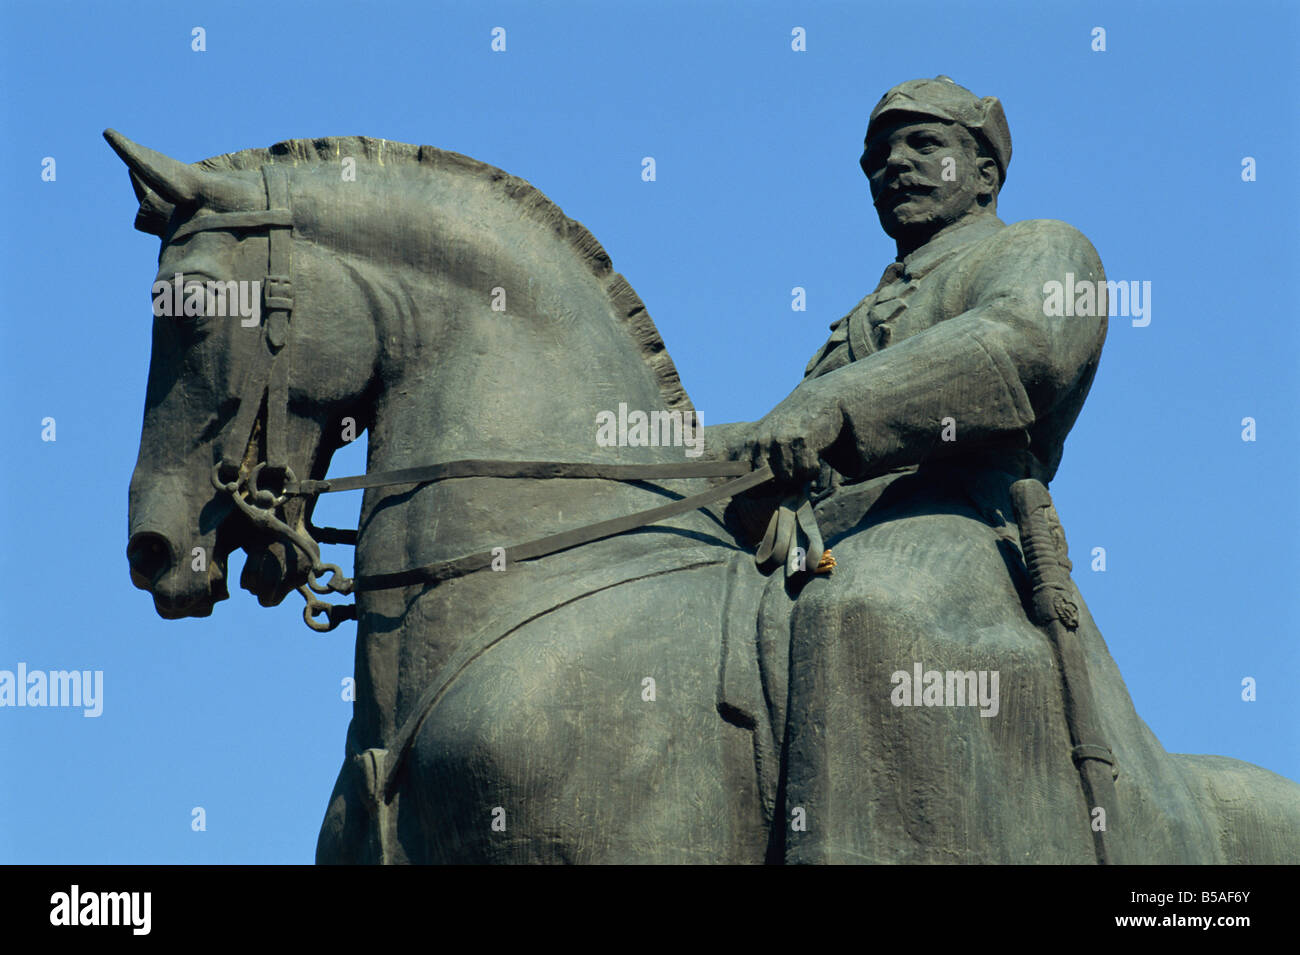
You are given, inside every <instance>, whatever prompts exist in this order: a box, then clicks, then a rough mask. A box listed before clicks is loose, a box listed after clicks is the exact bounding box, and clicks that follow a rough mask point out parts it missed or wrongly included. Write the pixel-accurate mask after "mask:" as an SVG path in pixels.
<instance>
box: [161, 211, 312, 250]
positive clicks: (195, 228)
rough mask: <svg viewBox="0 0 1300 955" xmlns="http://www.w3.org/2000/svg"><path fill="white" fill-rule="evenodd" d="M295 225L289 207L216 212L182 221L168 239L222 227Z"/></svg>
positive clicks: (244, 227)
mask: <svg viewBox="0 0 1300 955" xmlns="http://www.w3.org/2000/svg"><path fill="white" fill-rule="evenodd" d="M292 225H293V213H292V211H290V210H289V209H288V208H283V209H258V210H256V211H254V212H214V213H212V214H211V215H206V216H198V217H196V218H194V219H191V220H190V221H188V222H185V223H182V224H181V225H180V226H178V227H177V229H176V231H175V232H173V233H172V234H171V237H170V238H169V239H168V240H167V241H169V242H175V241H176V240H177V239H183V238H185V237H186V236H187V235H192V234H194V233H195V232H211V231H213V230H218V231H219V230H221V229H231V230H234V229H265V228H267V227H268V226H283V227H289V226H292Z"/></svg>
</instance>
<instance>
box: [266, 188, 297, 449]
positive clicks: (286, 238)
mask: <svg viewBox="0 0 1300 955" xmlns="http://www.w3.org/2000/svg"><path fill="white" fill-rule="evenodd" d="M262 175H263V178H264V179H265V180H266V207H267V209H268V210H270V209H277V208H286V209H287V208H289V174H288V172H287V171H286V170H284V169H281V168H279V167H276V166H263V167H262ZM268 228H269V234H268V236H267V242H268V244H269V246H270V250H269V252H268V260H269V264H268V266H267V272H266V281H265V282H264V283H263V285H262V296H263V304H264V311H265V313H266V317H265V319H264V320H263V324H264V325H265V326H266V347H267V348H268V349H269V350H270V353H271V368H270V373H269V375H268V378H267V382H266V464H267V467H268V468H271V469H279V470H281V471H282V472H283V470H284V468H285V467H286V466H287V465H288V463H289V459H288V457H287V454H286V450H285V432H286V429H287V427H288V411H289V407H288V406H289V355H288V354H287V353H288V343H289V319H290V318H291V317H292V315H293V276H292V272H293V220H292V217H290V221H289V222H288V223H284V224H277V225H268Z"/></svg>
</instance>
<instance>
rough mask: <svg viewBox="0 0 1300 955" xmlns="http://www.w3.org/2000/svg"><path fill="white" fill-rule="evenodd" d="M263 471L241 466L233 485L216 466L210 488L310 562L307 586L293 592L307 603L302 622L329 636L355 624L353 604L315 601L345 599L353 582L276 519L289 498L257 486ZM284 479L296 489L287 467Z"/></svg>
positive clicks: (310, 542) (314, 545) (303, 537)
mask: <svg viewBox="0 0 1300 955" xmlns="http://www.w3.org/2000/svg"><path fill="white" fill-rule="evenodd" d="M265 467H266V462H262V463H261V464H258V465H257V466H256V467H254V468H253V469H252V470H251V471H249V470H248V469H247V468H246V467H245V466H243V465H241V466H240V468H239V474H238V475H237V476H236V478H235V479H234V480H233V481H229V482H225V481H222V480H221V468H222V465H221V464H220V463H218V464H216V465H213V468H212V485H213V486H214V487H215V488H216V489H217V490H218V491H225V492H226V493H227V494H229V495H230V499H231V500H232V501H234V502H235V506H236V507H238V508H239V510H240V511H241V512H242V513H243V514H244V516H245V517H247V518H248V519H249V520H250V521H252V522H253V525H254V526H256V527H258V528H260V529H262V530H265V531H269V532H271V533H273V534H278V535H279V536H280V537H282V538H284V539H285V540H287V541H289V542H290V543H292V544H293V545H294V546H295V547H297V548H298V550H300V551H301V552H302V553H303V554H304V555H305V556H306V557H308V558H309V559H310V560H311V569H310V570H308V571H307V583H305V584H301V585H299V586H298V587H297V588H295V589H296V590H297V591H298V593H300V594H302V596H303V599H304V600H306V602H307V605H306V606H305V607H303V610H302V619H303V622H304V623H305V624H307V626H308V627H310V628H311V629H312V630H315V631H316V632H317V633H328V632H329V631H331V630H333V629H334V628H335V627H337V626H338V625H339V624H341V623H342V622H343V621H344V620H355V619H356V618H357V605H356V604H355V603H350V604H332V603H327V602H326V601H324V600H318V599H317V597H316V595H317V594H320V595H321V596H325V595H328V594H332V593H333V594H343V595H344V596H347V595H348V594H351V593H352V587H353V581H352V578H350V577H344V576H343V569H342V568H341V567H339V566H338V565H337V564H326V563H324V562H323V561H322V560H321V556H320V544H318V543H317V542H316V541H315V540H313V539H312V537H311V536H310V535H309V534H305V533H303V532H302V531H300V530H298V529H297V528H294V527H290V526H289V525H288V524H287V523H285V522H284V521H283V520H281V519H280V518H279V517H277V516H276V513H275V511H276V509H277V508H279V507H281V506H282V505H283V504H284V503H285V502H286V501H287V500H288V499H289V498H290V496H291V495H289V494H276V493H275V492H273V491H267V490H264V489H261V488H259V487H258V486H257V476H258V474H260V473H261V471H262V469H263V468H265ZM284 475H285V479H286V482H285V483H286V485H296V484H297V483H298V476H297V475H296V474H294V473H293V468H291V467H288V466H286V467H285V468H284ZM326 572H329V575H330V576H329V579H328V580H326V581H324V582H321V580H320V577H321V576H322V575H324V574H325V573H326ZM321 614H324V615H325V619H324V620H317V619H316V618H317V617H318V616H320V615H321Z"/></svg>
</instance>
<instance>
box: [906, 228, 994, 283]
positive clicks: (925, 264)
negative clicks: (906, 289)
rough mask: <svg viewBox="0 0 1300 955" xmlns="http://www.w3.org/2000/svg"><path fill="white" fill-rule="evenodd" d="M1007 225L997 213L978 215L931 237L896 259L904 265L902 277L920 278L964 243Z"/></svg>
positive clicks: (974, 240) (978, 238)
mask: <svg viewBox="0 0 1300 955" xmlns="http://www.w3.org/2000/svg"><path fill="white" fill-rule="evenodd" d="M1006 227H1007V224H1006V223H1005V222H1003V221H1002V220H1001V219H999V218H998V217H997V216H996V215H993V214H988V215H981V216H976V217H975V218H973V219H971V220H970V221H968V222H965V223H963V224H962V225H959V226H957V227H956V228H955V229H953V230H951V231H950V232H945V233H943V235H940V236H939V237H937V238H935V239H931V240H930V241H929V242H927V243H926V244H925V245H923V246H921V247H920V248H919V249H917V250H916V251H915V252H912V253H911V254H910V255H907V256H904V257H902V258H899V259H896V260H895V261H896V262H897V263H898V264H900V265H901V266H902V271H903V275H902V277H903V278H904V279H908V280H911V279H919V278H920V277H921V276H923V275H925V274H926V273H927V272H930V271H932V270H933V269H934V268H935V266H937V265H938V264H939V263H940V262H942V261H943V260H944V259H946V258H948V256H950V255H952V253H954V252H956V251H957V250H958V249H959V248H961V247H962V246H963V245H966V244H967V243H969V242H978V241H979V240H980V239H983V238H985V237H986V236H990V235H992V234H993V233H994V232H997V231H998V230H999V229H1005V228H1006Z"/></svg>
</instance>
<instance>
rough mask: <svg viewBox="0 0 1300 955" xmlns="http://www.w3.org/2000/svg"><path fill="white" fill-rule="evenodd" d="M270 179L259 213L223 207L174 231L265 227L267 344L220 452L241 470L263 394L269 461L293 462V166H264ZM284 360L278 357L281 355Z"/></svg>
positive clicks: (249, 373) (273, 465) (252, 366)
mask: <svg viewBox="0 0 1300 955" xmlns="http://www.w3.org/2000/svg"><path fill="white" fill-rule="evenodd" d="M262 178H263V180H264V182H265V184H266V209H265V210H261V211H255V212H220V213H215V214H213V215H207V216H200V217H199V218H197V219H192V220H191V221H189V222H187V223H185V224H183V225H182V226H181V227H180V228H178V229H177V230H176V231H175V232H174V233H173V234H172V241H175V240H176V239H177V238H178V237H182V236H185V235H189V234H192V233H194V232H200V231H205V230H210V229H218V230H220V229H263V228H264V229H266V230H267V244H268V252H267V269H266V272H267V274H266V278H265V279H264V280H263V282H262V302H261V303H260V305H261V310H262V330H263V344H264V346H265V347H262V348H258V349H256V350H255V358H254V360H253V361H252V362H250V363H249V365H248V366H247V367H246V369H245V371H244V379H243V383H242V385H241V387H240V389H239V395H240V399H239V408H238V409H237V410H236V412H235V416H234V417H233V418H232V419H231V420H230V422H229V424H227V425H226V427H225V428H224V429H223V430H222V434H221V439H220V445H219V447H218V448H217V453H218V456H219V459H220V461H221V462H222V463H223V464H225V465H226V466H227V467H229V468H232V469H235V470H237V469H238V468H239V466H240V465H241V464H242V463H243V460H244V455H245V454H246V452H247V449H248V445H249V443H250V442H251V441H252V438H253V426H254V423H255V422H256V420H257V414H258V411H259V410H260V409H261V407H262V398H263V396H265V397H266V399H267V401H266V434H265V439H266V464H267V467H268V468H270V469H272V470H275V469H283V468H285V467H286V465H287V464H288V460H287V457H286V455H285V447H284V435H285V426H286V414H287V409H286V407H285V406H286V404H287V403H288V400H287V399H288V367H287V366H288V361H287V356H283V355H282V354H281V353H282V352H283V351H284V350H285V349H284V346H285V345H286V344H287V343H288V329H289V317H290V315H291V313H292V310H293V284H292V278H291V275H292V270H293V259H292V249H293V213H292V208H291V204H290V198H289V176H288V171H287V170H285V169H282V168H278V167H276V166H272V165H267V166H263V167H262ZM277 359H279V360H277Z"/></svg>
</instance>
